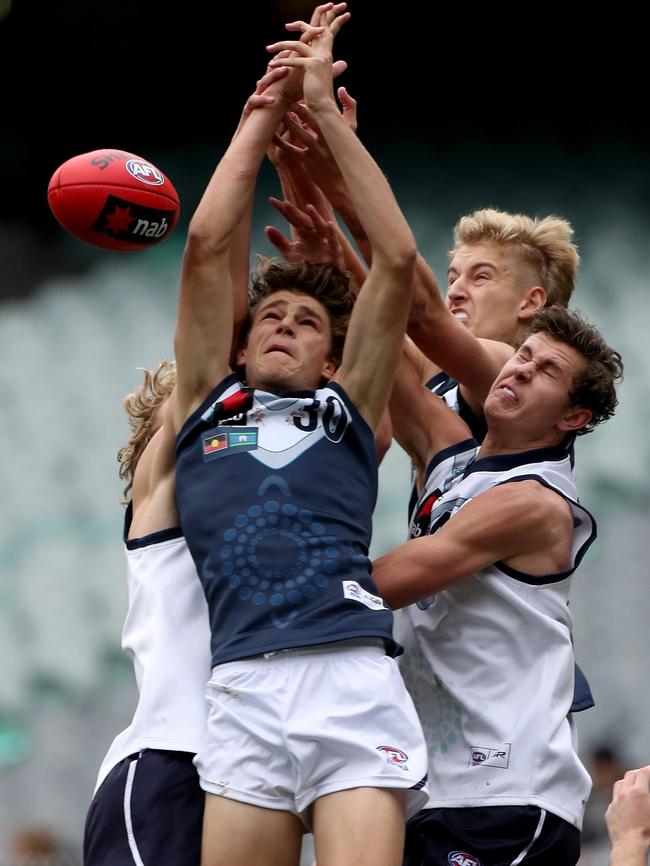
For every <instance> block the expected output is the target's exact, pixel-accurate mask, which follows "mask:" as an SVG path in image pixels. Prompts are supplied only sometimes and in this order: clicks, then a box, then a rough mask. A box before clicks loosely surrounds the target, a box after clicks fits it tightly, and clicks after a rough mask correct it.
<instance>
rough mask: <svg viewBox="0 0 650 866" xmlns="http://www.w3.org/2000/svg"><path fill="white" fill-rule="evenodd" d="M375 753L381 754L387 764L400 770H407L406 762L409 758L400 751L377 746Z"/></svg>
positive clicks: (389, 747)
mask: <svg viewBox="0 0 650 866" xmlns="http://www.w3.org/2000/svg"><path fill="white" fill-rule="evenodd" d="M377 751H378V752H381V753H382V755H383V756H384V758H386V763H387V764H390V765H391V766H396V767H399V768H400V770H408V767H407V766H406V762H407V761H408V759H409V756H408V755H407V754H406V752H403V751H402V750H401V749H396V748H395V747H394V746H377Z"/></svg>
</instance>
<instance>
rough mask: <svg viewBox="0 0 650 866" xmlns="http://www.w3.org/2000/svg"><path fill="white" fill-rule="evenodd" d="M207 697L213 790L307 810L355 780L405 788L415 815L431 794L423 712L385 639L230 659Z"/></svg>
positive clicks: (207, 771) (206, 764) (205, 762)
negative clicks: (419, 711)
mask: <svg viewBox="0 0 650 866" xmlns="http://www.w3.org/2000/svg"><path fill="white" fill-rule="evenodd" d="M361 643H362V645H361ZM380 644H381V645H380ZM206 697H207V700H208V704H209V707H210V711H209V716H208V732H207V737H206V742H205V746H204V748H203V749H202V750H201V751H200V752H199V754H198V755H197V756H196V758H195V759H194V763H195V764H196V767H197V769H198V771H199V776H200V779H201V787H202V788H203V789H204V790H205V791H208V792H209V793H210V794H216V795H219V796H222V797H230V798H231V799H233V800H239V801H241V802H243V803H251V804H253V805H255V806H263V807H265V808H267V809H283V810H285V811H288V812H293V813H294V814H296V815H299V816H302V817H303V819H304V815H303V814H302V813H304V812H305V810H306V809H307V808H308V807H309V806H310V805H311V804H312V803H313V802H314V801H315V800H317V799H318V798H319V797H322V796H324V795H325V794H331V793H333V792H334V791H344V790H347V789H349V788H362V787H370V788H398V789H401V790H405V792H406V797H405V804H406V815H407V817H410V816H411V815H414V814H415V813H416V812H417V811H419V810H420V809H421V808H422V807H423V806H424V805H425V803H426V802H427V796H428V795H427V791H426V787H425V782H426V774H427V763H428V762H427V751H426V745H425V742H424V736H423V734H422V728H421V727H420V721H419V719H418V717H417V713H416V711H415V707H414V706H413V702H412V700H411V697H410V695H409V693H408V692H407V690H406V686H405V685H404V681H403V680H402V676H401V674H400V673H399V670H398V667H397V664H396V662H395V660H394V659H392V658H390V657H389V656H387V655H386V652H385V649H384V647H383V644H382V643H381V641H379V640H377V641H376V642H375V641H374V640H373V639H369V640H366V639H364V640H363V642H360V641H345V642H341V643H339V644H327V645H326V646H317V647H304V648H300V649H292V650H284V651H281V652H276V653H268V654H266V655H265V656H257V657H255V658H249V659H243V660H242V661H234V662H226V663H224V664H221V665H217V666H216V667H215V668H214V669H213V671H212V678H211V679H210V682H209V683H208V685H207V690H206Z"/></svg>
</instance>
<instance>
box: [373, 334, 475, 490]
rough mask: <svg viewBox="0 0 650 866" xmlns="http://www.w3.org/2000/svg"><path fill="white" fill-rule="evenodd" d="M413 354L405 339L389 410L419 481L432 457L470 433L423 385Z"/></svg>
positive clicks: (466, 437) (414, 352) (414, 354)
mask: <svg viewBox="0 0 650 866" xmlns="http://www.w3.org/2000/svg"><path fill="white" fill-rule="evenodd" d="M416 353H417V350H416V349H415V347H414V346H413V343H412V342H411V341H410V340H409V339H408V338H405V339H404V346H403V350H402V357H401V358H400V362H399V366H398V368H397V375H396V376H395V383H394V385H393V390H392V391H391V395H390V401H389V404H388V407H389V409H390V416H391V420H392V423H393V435H394V437H395V439H397V441H398V442H399V444H400V445H401V446H402V448H403V449H404V450H405V451H406V453H407V454H408V455H409V457H410V458H411V461H412V463H413V465H414V466H415V470H416V473H417V475H418V478H419V479H421V478H422V477H423V474H424V471H425V470H426V467H427V466H428V465H429V463H430V461H431V459H432V458H433V456H434V455H435V454H437V453H438V452H440V451H442V450H443V448H447V447H448V446H450V445H453V444H455V443H456V442H461V441H462V440H463V439H470V438H471V435H472V434H471V432H470V430H469V427H468V426H467V424H466V423H465V422H464V421H463V419H462V418H460V417H459V416H458V415H457V414H456V412H454V411H453V410H452V409H450V408H449V406H447V404H446V403H445V402H444V400H443V399H442V398H441V397H438V396H437V395H436V394H433V393H432V392H431V391H430V390H429V389H428V388H427V387H425V386H424V385H423V384H422V382H421V380H420V376H419V371H418V369H417V367H416V364H415V363H414V361H415V360H416V358H417V356H416ZM418 486H419V485H418Z"/></svg>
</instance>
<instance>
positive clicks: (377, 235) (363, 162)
mask: <svg viewBox="0 0 650 866" xmlns="http://www.w3.org/2000/svg"><path fill="white" fill-rule="evenodd" d="M312 110H314V113H315V114H316V116H317V120H318V126H319V128H320V130H321V132H322V134H323V135H324V137H325V139H326V141H327V144H328V146H329V148H330V150H331V152H332V155H333V157H334V159H335V160H336V163H337V165H338V167H339V170H340V172H341V175H342V177H343V180H344V182H345V185H346V187H347V190H348V192H349V196H350V201H351V203H352V205H353V207H354V209H355V211H356V213H357V215H358V219H359V222H360V223H361V226H362V227H363V230H364V232H365V234H366V236H367V237H368V240H369V242H370V245H371V247H372V253H373V258H374V257H376V256H378V255H381V257H382V259H383V260H384V261H385V262H386V263H387V264H388V266H395V267H399V266H404V265H408V267H409V268H412V262H413V259H414V256H415V241H414V239H413V235H412V233H411V230H410V228H409V226H408V224H407V222H406V220H405V218H404V216H403V214H402V212H401V211H400V209H399V206H398V204H397V201H396V200H395V197H394V195H393V193H392V190H391V189H390V186H389V185H388V182H387V180H386V178H385V177H384V175H383V173H382V172H381V170H380V169H379V167H378V165H377V164H376V163H375V161H374V159H373V158H372V157H371V156H370V154H369V153H368V151H367V150H366V149H365V147H364V146H363V145H362V143H361V141H360V140H359V139H358V138H357V136H356V135H355V133H354V132H352V130H351V129H350V128H349V127H348V126H347V124H346V123H345V121H344V120H343V118H342V117H341V115H340V113H339V111H338V109H337V107H336V105H335V104H334V102H333V101H330V102H325V103H323V104H322V105H319V106H316V107H313V106H312ZM410 291H411V287H410V286H409V293H410Z"/></svg>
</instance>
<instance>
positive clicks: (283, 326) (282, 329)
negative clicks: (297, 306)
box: [276, 316, 295, 336]
mask: <svg viewBox="0 0 650 866" xmlns="http://www.w3.org/2000/svg"><path fill="white" fill-rule="evenodd" d="M276 330H277V332H278V334H289V336H293V335H294V334H295V328H294V324H293V320H292V319H290V318H289V316H285V317H284V318H283V319H280V321H279V322H278V325H277V329H276Z"/></svg>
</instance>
